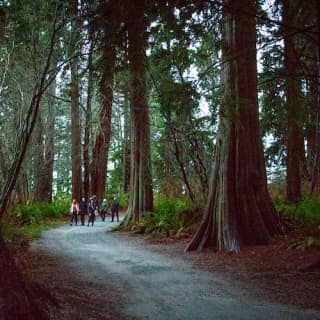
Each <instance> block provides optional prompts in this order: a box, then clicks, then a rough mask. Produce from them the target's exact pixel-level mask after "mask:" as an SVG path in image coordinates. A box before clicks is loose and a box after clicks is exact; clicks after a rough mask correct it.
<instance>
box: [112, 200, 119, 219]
mask: <svg viewBox="0 0 320 320" xmlns="http://www.w3.org/2000/svg"><path fill="white" fill-rule="evenodd" d="M115 214H116V216H117V221H118V222H119V201H118V200H117V198H116V197H114V198H113V200H112V205H111V222H113V219H114V215H115Z"/></svg>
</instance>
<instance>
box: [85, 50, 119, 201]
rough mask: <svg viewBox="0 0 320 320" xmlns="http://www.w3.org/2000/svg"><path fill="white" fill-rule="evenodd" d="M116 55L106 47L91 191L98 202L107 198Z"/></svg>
mask: <svg viewBox="0 0 320 320" xmlns="http://www.w3.org/2000/svg"><path fill="white" fill-rule="evenodd" d="M115 59H116V53H115V48H114V47H113V46H109V45H106V46H105V48H104V53H103V62H104V65H103V68H104V70H103V75H102V79H101V84H100V90H101V95H102V103H101V109H100V128H99V131H98V133H97V137H96V141H95V146H94V149H93V160H92V165H91V168H92V171H91V186H92V187H91V189H92V193H93V194H95V195H96V196H97V199H98V201H102V200H103V198H104V197H105V191H106V181H107V165H108V151H109V145H110V138H111V115H112V100H113V77H114V71H115V61H116V60H115Z"/></svg>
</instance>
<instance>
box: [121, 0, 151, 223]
mask: <svg viewBox="0 0 320 320" xmlns="http://www.w3.org/2000/svg"><path fill="white" fill-rule="evenodd" d="M126 10H127V11H126V17H125V19H126V27H127V32H128V41H129V44H128V45H129V48H128V57H129V69H130V77H131V84H130V87H131V97H130V107H131V162H130V198H129V207H128V211H127V215H126V218H125V223H127V222H128V221H129V220H131V219H133V220H134V221H138V220H139V219H140V217H141V213H142V212H146V211H153V187H152V172H151V148H150V119H149V107H148V102H147V79H146V76H147V74H146V72H147V69H146V66H147V62H146V46H147V33H146V31H147V22H148V21H147V19H146V15H147V14H148V11H147V1H128V2H127V6H126Z"/></svg>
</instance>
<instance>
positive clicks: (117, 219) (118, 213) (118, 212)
mask: <svg viewBox="0 0 320 320" xmlns="http://www.w3.org/2000/svg"><path fill="white" fill-rule="evenodd" d="M116 213H117V221H118V222H119V210H117V212H116Z"/></svg>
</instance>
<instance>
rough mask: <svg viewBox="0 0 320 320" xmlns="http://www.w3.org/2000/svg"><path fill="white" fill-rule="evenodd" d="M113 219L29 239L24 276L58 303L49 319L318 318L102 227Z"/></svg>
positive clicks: (316, 312)
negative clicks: (28, 264)
mask: <svg viewBox="0 0 320 320" xmlns="http://www.w3.org/2000/svg"><path fill="white" fill-rule="evenodd" d="M114 225H115V223H110V221H109V218H108V219H107V221H105V222H100V219H99V218H98V221H97V222H96V223H95V225H94V227H91V226H90V227H87V226H69V225H65V226H63V227H60V228H57V229H52V230H49V231H46V232H44V233H43V236H42V237H41V239H40V240H37V241H33V242H32V243H31V248H30V249H31V254H32V264H33V268H32V272H31V277H33V278H34V280H35V281H37V282H38V283H40V284H42V285H44V286H45V287H46V288H48V289H49V291H50V292H51V293H52V294H53V296H54V297H55V298H56V299H57V301H58V303H59V305H60V307H59V308H58V309H56V308H54V307H52V308H51V312H50V313H51V319H54V320H58V319H59V320H60V319H66V320H69V319H70V320H71V319H72V320H81V319H86V320H91V319H92V320H95V319H99V320H100V319H119V320H140V319H142V320H180V319H181V320H182V319H183V320H229V319H230V320H231V319H232V320H240V319H242V320H250V319H252V320H264V319H266V320H277V319H279V320H291V319H292V320H298V319H299V320H300V319H301V320H309V319H310V320H316V319H320V309H306V308H301V307H297V306H292V305H285V304H280V303H276V302H272V303H271V302H270V301H269V302H267V301H266V300H265V299H263V298H261V297H260V296H255V293H254V292H251V291H250V290H248V288H246V286H244V285H243V284H241V282H239V281H236V280H234V279H233V278H231V277H227V276H226V275H225V274H224V273H223V272H220V271H219V272H215V271H207V270H205V268H199V267H197V266H195V265H194V264H193V263H192V261H191V260H192V259H190V257H192V255H187V256H186V259H185V258H184V254H183V253H181V254H180V255H174V254H167V252H165V251H168V248H167V247H166V249H165V250H163V252H162V249H161V245H150V244H148V243H146V241H145V240H144V239H143V238H141V237H132V236H129V235H127V234H123V233H115V232H110V228H111V227H112V226H114ZM108 230H109V231H108Z"/></svg>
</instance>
